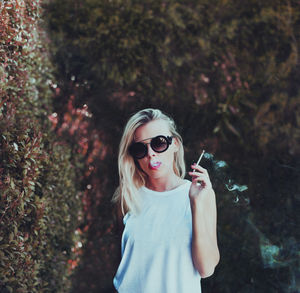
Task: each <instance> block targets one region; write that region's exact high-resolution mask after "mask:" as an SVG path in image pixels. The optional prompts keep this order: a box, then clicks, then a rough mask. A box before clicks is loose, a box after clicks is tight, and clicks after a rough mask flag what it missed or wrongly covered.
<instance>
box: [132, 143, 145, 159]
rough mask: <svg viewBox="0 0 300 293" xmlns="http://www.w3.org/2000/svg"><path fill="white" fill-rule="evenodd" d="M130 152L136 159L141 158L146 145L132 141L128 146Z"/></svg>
mask: <svg viewBox="0 0 300 293" xmlns="http://www.w3.org/2000/svg"><path fill="white" fill-rule="evenodd" d="M130 153H131V155H132V156H133V157H135V158H136V159H141V158H143V157H144V156H145V155H146V153H147V147H146V146H145V145H144V144H142V143H139V142H137V143H134V144H133V145H132V146H131V147H130Z"/></svg>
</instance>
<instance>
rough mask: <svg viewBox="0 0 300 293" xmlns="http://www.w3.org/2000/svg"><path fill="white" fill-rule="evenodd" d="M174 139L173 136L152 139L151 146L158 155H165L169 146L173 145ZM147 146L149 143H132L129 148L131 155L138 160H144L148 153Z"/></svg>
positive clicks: (160, 136) (159, 136)
mask: <svg viewBox="0 0 300 293" xmlns="http://www.w3.org/2000/svg"><path fill="white" fill-rule="evenodd" d="M172 138H173V137H172V136H163V135H158V136H156V137H153V138H151V141H150V146H151V148H152V150H154V151H155V152H156V153H163V152H165V151H166V150H167V149H168V148H169V145H170V144H172ZM147 144H149V143H142V142H134V143H132V144H131V145H130V147H129V153H130V155H131V156H132V157H133V158H134V159H137V160H139V159H142V158H144V157H145V156H146V155H147V153H148V148H147Z"/></svg>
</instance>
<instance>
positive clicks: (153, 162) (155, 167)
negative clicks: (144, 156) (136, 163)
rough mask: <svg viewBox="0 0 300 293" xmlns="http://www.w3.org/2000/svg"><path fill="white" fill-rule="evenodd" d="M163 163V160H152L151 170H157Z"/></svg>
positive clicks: (150, 163)
mask: <svg viewBox="0 0 300 293" xmlns="http://www.w3.org/2000/svg"><path fill="white" fill-rule="evenodd" d="M160 165H161V162H158V161H156V162H155V161H152V162H149V169H151V170H157V169H158V168H159V167H160Z"/></svg>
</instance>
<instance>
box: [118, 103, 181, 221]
mask: <svg viewBox="0 0 300 293" xmlns="http://www.w3.org/2000/svg"><path fill="white" fill-rule="evenodd" d="M159 119H161V120H164V121H166V122H167V124H168V126H169V130H170V132H171V134H172V136H173V137H174V138H175V139H177V141H178V145H179V148H178V151H177V152H176V153H175V154H174V165H173V168H174V172H175V174H176V175H178V176H179V177H181V178H184V176H185V162H184V150H183V144H182V137H181V136H180V134H179V133H178V132H177V130H176V125H175V123H174V120H173V119H172V118H170V117H169V116H167V115H166V114H164V113H162V112H161V111H160V110H158V109H151V108H148V109H144V110H141V111H139V112H137V113H136V114H134V115H133V116H132V117H131V118H130V119H129V120H128V122H127V124H126V126H125V129H124V132H123V136H122V138H121V142H120V146H119V156H118V167H119V184H120V185H119V187H118V188H117V190H116V192H115V193H114V195H113V199H112V200H113V202H116V203H119V204H120V206H121V210H122V213H123V215H125V214H126V213H127V212H130V213H133V214H138V213H139V211H140V199H139V197H138V194H139V193H138V189H139V188H140V187H141V186H144V185H145V183H146V176H147V175H146V174H145V173H144V172H143V171H142V170H141V168H140V167H139V166H138V164H137V162H135V160H134V159H133V158H132V156H131V155H130V154H129V150H128V149H129V147H130V145H131V143H132V142H133V140H134V134H135V131H136V129H137V128H138V127H140V126H142V125H145V124H147V123H148V122H150V121H153V120H159Z"/></svg>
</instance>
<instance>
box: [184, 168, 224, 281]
mask: <svg viewBox="0 0 300 293" xmlns="http://www.w3.org/2000/svg"><path fill="white" fill-rule="evenodd" d="M192 168H193V169H195V170H196V172H190V175H191V176H192V178H193V180H192V185H191V188H190V192H189V197H190V204H191V210H192V225H193V227H192V229H193V239H192V258H193V263H194V266H195V268H196V269H197V270H198V272H199V273H200V275H201V277H202V278H206V277H209V276H211V275H212V274H213V272H214V269H215V267H216V265H217V264H218V262H219V259H220V254H219V249H218V243H217V209H216V198H215V192H214V190H213V189H212V186H211V182H210V179H209V176H208V173H207V171H206V170H205V169H204V168H202V167H200V166H196V165H193V166H192ZM199 182H201V185H200V184H199Z"/></svg>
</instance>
